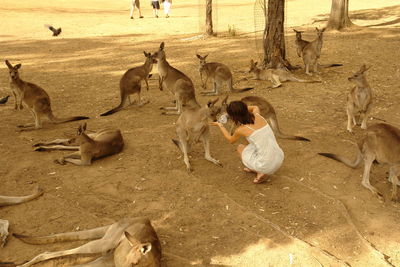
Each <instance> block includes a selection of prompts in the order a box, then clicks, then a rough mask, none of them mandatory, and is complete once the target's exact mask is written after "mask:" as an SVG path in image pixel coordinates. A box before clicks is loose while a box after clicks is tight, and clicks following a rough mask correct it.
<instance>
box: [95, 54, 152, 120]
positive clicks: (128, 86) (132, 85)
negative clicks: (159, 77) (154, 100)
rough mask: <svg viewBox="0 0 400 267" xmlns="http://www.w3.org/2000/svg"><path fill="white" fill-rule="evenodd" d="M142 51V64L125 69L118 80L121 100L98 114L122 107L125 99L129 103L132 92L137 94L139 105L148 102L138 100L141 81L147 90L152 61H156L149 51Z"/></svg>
mask: <svg viewBox="0 0 400 267" xmlns="http://www.w3.org/2000/svg"><path fill="white" fill-rule="evenodd" d="M143 53H144V56H145V57H146V60H145V62H144V64H143V65H141V66H139V67H134V68H131V69H129V70H127V71H126V72H125V73H124V75H122V78H121V80H120V81H119V91H120V95H121V102H120V103H119V105H118V106H117V107H115V108H113V109H111V110H109V111H107V112H105V113H103V114H101V115H100V116H108V115H111V114H113V113H115V112H117V111H120V110H121V109H123V107H124V105H125V102H126V100H127V99H128V100H129V103H131V98H130V95H132V94H137V95H138V105H139V106H143V105H145V104H147V103H149V102H148V101H145V102H141V101H140V91H141V89H142V81H144V82H145V83H146V88H147V90H149V77H150V72H151V70H152V69H153V63H156V61H155V60H154V59H153V56H152V55H151V53H146V52H145V51H143Z"/></svg>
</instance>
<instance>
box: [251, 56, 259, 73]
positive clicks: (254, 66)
mask: <svg viewBox="0 0 400 267" xmlns="http://www.w3.org/2000/svg"><path fill="white" fill-rule="evenodd" d="M257 64H258V62H254V61H253V60H252V59H251V60H250V69H249V73H252V72H253V73H255V72H256V71H258V67H257Z"/></svg>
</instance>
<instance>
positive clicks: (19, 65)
mask: <svg viewBox="0 0 400 267" xmlns="http://www.w3.org/2000/svg"><path fill="white" fill-rule="evenodd" d="M21 66H22V65H21V63H19V64H17V65H15V66H14V68H15V69H19V68H21Z"/></svg>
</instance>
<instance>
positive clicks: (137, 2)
mask: <svg viewBox="0 0 400 267" xmlns="http://www.w3.org/2000/svg"><path fill="white" fill-rule="evenodd" d="M135 6H136V7H137V9H139V18H141V19H142V18H143V16H142V11H141V10H140V0H132V6H131V19H133V12H134V11H135Z"/></svg>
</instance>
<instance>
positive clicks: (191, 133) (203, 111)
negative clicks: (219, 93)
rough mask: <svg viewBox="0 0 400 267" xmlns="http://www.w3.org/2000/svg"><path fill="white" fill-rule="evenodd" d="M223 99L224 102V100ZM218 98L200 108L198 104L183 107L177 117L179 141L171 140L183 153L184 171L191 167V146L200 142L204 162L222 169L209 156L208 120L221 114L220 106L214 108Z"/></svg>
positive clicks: (214, 119) (219, 164)
mask: <svg viewBox="0 0 400 267" xmlns="http://www.w3.org/2000/svg"><path fill="white" fill-rule="evenodd" d="M227 98H228V97H226V98H225V100H224V101H225V102H226V99H227ZM217 101H218V98H217V99H215V100H214V101H209V102H208V103H207V105H205V106H203V107H201V106H200V105H199V104H198V103H195V104H192V105H191V106H185V108H184V111H183V112H182V114H181V115H180V116H179V118H178V121H177V122H176V133H177V135H178V138H179V141H178V140H175V139H172V141H173V142H174V143H175V145H177V146H178V147H179V149H180V150H181V151H182V153H183V161H184V162H185V164H186V169H187V170H188V171H189V172H190V171H192V167H191V165H190V161H189V157H188V153H189V152H190V150H191V146H192V145H193V144H195V143H196V142H198V141H199V140H201V141H202V142H203V145H204V152H205V154H204V157H205V159H206V160H208V161H211V162H212V163H214V164H215V165H217V166H220V167H222V164H221V163H220V162H219V161H218V160H216V159H214V158H213V157H211V154H210V141H209V138H210V126H209V123H208V119H211V120H213V121H216V120H217V118H216V116H217V115H218V114H219V113H220V112H221V107H220V106H215V103H217ZM224 101H223V102H224Z"/></svg>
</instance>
